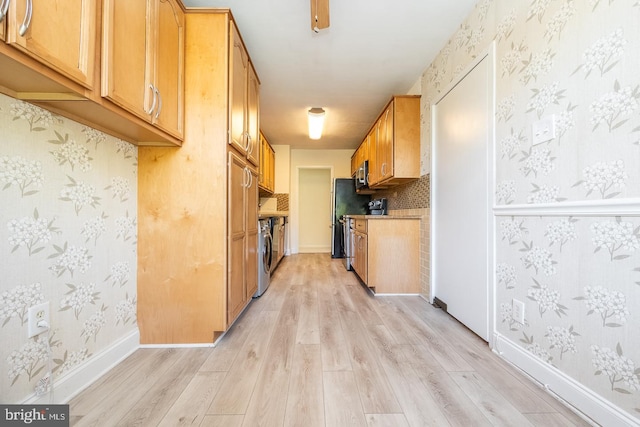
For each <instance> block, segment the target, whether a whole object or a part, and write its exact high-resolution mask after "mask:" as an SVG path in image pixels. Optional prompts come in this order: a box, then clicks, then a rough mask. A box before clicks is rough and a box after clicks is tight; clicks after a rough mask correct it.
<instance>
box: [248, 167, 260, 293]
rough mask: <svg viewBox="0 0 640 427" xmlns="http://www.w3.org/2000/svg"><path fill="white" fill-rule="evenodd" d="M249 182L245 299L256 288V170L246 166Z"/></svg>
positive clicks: (254, 291)
mask: <svg viewBox="0 0 640 427" xmlns="http://www.w3.org/2000/svg"><path fill="white" fill-rule="evenodd" d="M246 170H247V175H248V176H250V182H249V185H248V186H247V197H246V205H245V216H246V219H247V223H246V228H247V251H246V254H247V258H246V263H245V272H246V281H247V283H246V288H247V299H249V298H251V297H252V296H253V294H255V293H256V291H257V290H258V172H257V171H256V170H255V169H253V168H246Z"/></svg>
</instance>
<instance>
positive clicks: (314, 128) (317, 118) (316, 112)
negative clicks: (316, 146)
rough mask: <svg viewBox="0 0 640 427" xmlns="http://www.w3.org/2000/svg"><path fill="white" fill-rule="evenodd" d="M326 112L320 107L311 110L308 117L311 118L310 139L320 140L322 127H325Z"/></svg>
mask: <svg viewBox="0 0 640 427" xmlns="http://www.w3.org/2000/svg"><path fill="white" fill-rule="evenodd" d="M324 114H325V112H324V110H323V109H322V108H320V107H314V108H311V109H310V110H309V111H308V112H307V115H308V117H309V138H310V139H320V137H321V136H322V127H323V126H324Z"/></svg>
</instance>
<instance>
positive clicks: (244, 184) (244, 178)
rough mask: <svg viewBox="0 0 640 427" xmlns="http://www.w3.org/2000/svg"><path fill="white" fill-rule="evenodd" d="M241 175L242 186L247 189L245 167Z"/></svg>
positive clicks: (247, 180)
mask: <svg viewBox="0 0 640 427" xmlns="http://www.w3.org/2000/svg"><path fill="white" fill-rule="evenodd" d="M242 172H243V175H242V186H243V187H245V188H247V184H248V182H249V179H248V178H247V168H246V167H245V168H244V169H243V170H242Z"/></svg>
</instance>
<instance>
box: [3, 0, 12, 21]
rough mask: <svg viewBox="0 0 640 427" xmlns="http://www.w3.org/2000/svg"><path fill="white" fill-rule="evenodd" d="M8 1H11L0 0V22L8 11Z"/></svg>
mask: <svg viewBox="0 0 640 427" xmlns="http://www.w3.org/2000/svg"><path fill="white" fill-rule="evenodd" d="M10 1H11V0H2V3H0V22H2V20H3V19H4V17H5V16H7V10H9V2H10Z"/></svg>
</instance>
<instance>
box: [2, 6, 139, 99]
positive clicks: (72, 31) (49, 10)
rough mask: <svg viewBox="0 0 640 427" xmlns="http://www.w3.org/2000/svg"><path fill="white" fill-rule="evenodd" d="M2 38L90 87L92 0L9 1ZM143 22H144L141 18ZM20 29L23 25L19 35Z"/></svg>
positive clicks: (93, 36) (93, 30)
mask: <svg viewBox="0 0 640 427" xmlns="http://www.w3.org/2000/svg"><path fill="white" fill-rule="evenodd" d="M10 1H11V2H10V3H9V6H10V7H9V13H8V27H7V34H6V36H5V37H6V38H8V41H9V43H10V44H12V45H13V46H15V47H16V48H18V49H20V50H21V51H23V52H25V53H26V54H27V55H29V56H31V57H33V58H35V59H37V60H38V61H40V62H42V63H44V64H46V65H48V66H50V67H51V68H53V69H55V70H57V71H58V72H60V73H61V74H63V75H64V76H66V77H68V78H70V79H71V80H73V81H75V82H77V83H79V84H81V85H83V86H85V87H86V88H88V89H92V88H93V70H94V63H95V60H94V52H95V48H96V46H95V42H96V28H98V26H97V25H96V23H97V22H96V18H97V14H96V11H97V10H96V2H95V1H94V0H57V1H35V0H10ZM143 22H144V21H143ZM21 28H26V31H25V32H24V33H23V35H20V32H21Z"/></svg>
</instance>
